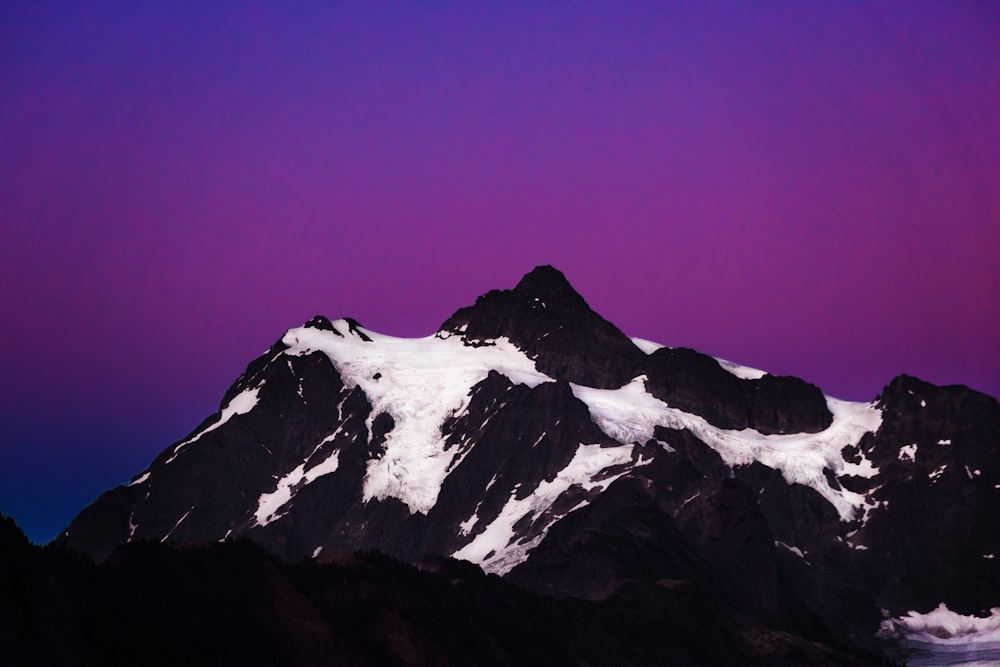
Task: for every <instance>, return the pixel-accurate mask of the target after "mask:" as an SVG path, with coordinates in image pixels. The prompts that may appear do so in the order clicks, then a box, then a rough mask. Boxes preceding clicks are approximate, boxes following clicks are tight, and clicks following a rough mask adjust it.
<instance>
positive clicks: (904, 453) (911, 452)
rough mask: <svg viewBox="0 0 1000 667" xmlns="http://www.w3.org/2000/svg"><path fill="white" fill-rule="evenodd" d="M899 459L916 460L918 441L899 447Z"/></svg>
mask: <svg viewBox="0 0 1000 667" xmlns="http://www.w3.org/2000/svg"><path fill="white" fill-rule="evenodd" d="M899 460H900V461H916V460H917V445H916V443H914V444H912V445H903V446H902V447H900V448H899Z"/></svg>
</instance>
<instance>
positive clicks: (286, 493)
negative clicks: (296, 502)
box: [254, 429, 340, 526]
mask: <svg viewBox="0 0 1000 667" xmlns="http://www.w3.org/2000/svg"><path fill="white" fill-rule="evenodd" d="M339 431H340V429H337V432H335V433H334V434H333V435H330V436H327V437H326V438H324V439H323V440H321V441H320V443H319V444H318V445H316V448H315V449H313V454H315V453H316V452H317V451H318V450H319V448H320V447H322V446H323V445H324V444H326V443H327V442H330V441H331V440H333V439H334V438H335V437H337V434H338V433H339ZM309 457H310V458H311V457H312V454H310V455H309ZM308 462H309V459H308V458H307V459H306V460H305V461H303V462H302V463H300V464H299V465H298V466H297V467H296V468H295V469H294V470H292V471H291V472H289V473H288V474H287V475H285V476H284V477H282V478H281V479H280V480H278V483H277V485H276V486H275V489H274V491H272V492H271V493H264V494H261V496H260V498H259V499H258V500H257V511H256V512H254V520H255V521H256V522H257V525H258V526H266V525H267V524H269V523H271V522H272V521H274V520H275V519H280V518H281V517H282V516H283V515H280V514H278V511H279V510H280V509H281V508H282V507H284V506H285V505H286V504H287V503H288V501H289V500H291V499H292V496H294V495H295V493H296V492H298V490H299V489H300V488H302V487H303V486H305V485H306V484H309V483H310V482H312V481H313V480H316V479H319V478H320V477H322V476H323V475H329V474H330V473H332V472H336V471H337V468H338V467H339V465H340V452H334V453H333V454H331V455H330V456H329V457H327V459H326V460H325V461H323V462H322V463H319V464H318V465H315V466H313V467H312V468H310V469H309V470H308V472H307V471H306V464H307V463H308Z"/></svg>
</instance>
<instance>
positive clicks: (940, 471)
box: [927, 463, 948, 484]
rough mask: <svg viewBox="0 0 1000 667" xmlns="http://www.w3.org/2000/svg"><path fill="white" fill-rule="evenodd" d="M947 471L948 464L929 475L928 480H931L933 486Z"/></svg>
mask: <svg viewBox="0 0 1000 667" xmlns="http://www.w3.org/2000/svg"><path fill="white" fill-rule="evenodd" d="M947 469H948V464H947V463H945V464H943V465H941V466H940V467H939V468H937V469H935V470H934V471H933V472H931V473H930V474H929V475H927V478H928V479H929V480H931V484H933V483H934V482H936V481H937V480H938V477H940V476H941V475H943V474H944V471H945V470H947Z"/></svg>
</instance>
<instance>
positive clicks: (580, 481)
mask: <svg viewBox="0 0 1000 667" xmlns="http://www.w3.org/2000/svg"><path fill="white" fill-rule="evenodd" d="M998 518H1000V407H998V404H997V401H996V400H995V399H993V398H991V397H989V396H985V395H983V394H979V393H977V392H974V391H972V390H969V389H967V388H965V387H957V386H956V387H935V386H933V385H929V384H927V383H924V382H921V381H920V380H917V379H915V378H911V377H907V376H901V377H898V378H896V379H894V380H893V381H892V382H891V383H890V384H889V385H888V386H887V387H886V388H885V389H884V390H883V392H882V393H881V394H880V395H879V396H878V397H876V399H875V400H873V401H872V402H871V403H854V402H848V401H841V400H838V399H835V398H832V397H829V396H825V395H824V394H823V393H822V391H821V390H820V389H819V388H817V387H815V386H813V385H811V384H809V383H807V382H804V381H802V380H800V379H797V378H793V377H776V376H772V375H769V374H767V373H765V372H763V371H759V370H756V369H751V368H747V367H743V366H739V365H737V364H733V363H731V362H728V361H724V360H719V359H714V358H712V357H710V356H708V355H705V354H702V353H700V352H696V351H694V350H690V349H684V348H670V347H665V346H661V345H658V344H654V343H651V342H649V341H644V340H639V339H629V338H628V337H627V336H626V335H625V334H623V333H622V332H621V331H620V330H618V329H617V328H616V327H615V326H614V325H612V324H611V323H609V322H607V321H606V320H604V319H603V318H601V317H600V316H599V315H598V314H596V313H594V312H593V311H592V310H591V309H590V308H589V306H588V305H587V304H586V302H585V301H584V299H583V298H582V297H581V296H580V295H579V294H577V293H576V292H575V291H574V290H573V288H572V287H571V286H570V285H569V283H568V282H567V281H566V279H565V278H564V277H563V275H562V274H561V273H559V272H558V271H557V270H555V269H553V268H551V267H538V268H536V269H535V270H533V271H532V272H530V273H529V274H527V275H526V276H525V277H524V278H523V279H522V280H521V281H520V282H519V283H518V285H517V286H516V287H514V288H513V289H512V290H502V291H500V290H498V291H491V292H489V293H487V294H485V295H483V296H481V297H480V298H479V299H478V300H477V301H476V303H475V304H474V305H472V306H469V307H466V308H462V309H460V310H458V311H457V312H456V313H455V314H454V315H453V316H452V317H451V318H449V319H448V320H447V321H446V322H445V323H444V324H443V325H442V326H441V328H440V329H439V330H438V331H437V332H436V333H435V334H434V335H432V336H429V337H427V338H421V339H402V338H393V337H390V336H385V335H382V334H378V333H375V332H373V331H369V330H367V329H365V328H364V327H362V326H361V325H360V324H358V323H357V322H355V321H354V320H351V319H341V320H334V321H330V320H328V319H326V318H324V317H316V318H313V319H312V320H310V321H309V322H307V323H306V324H305V325H304V326H302V327H298V328H294V329H290V330H289V331H287V332H286V333H285V334H284V335H283V336H282V337H281V338H280V339H279V340H278V341H277V342H276V343H274V345H272V346H271V347H270V348H269V349H268V350H267V351H266V352H265V353H264V354H262V355H261V356H260V357H258V358H257V359H255V360H254V361H253V362H251V364H250V365H249V366H248V368H247V370H246V372H245V373H244V374H243V375H242V376H241V377H240V378H238V379H237V380H236V382H235V383H234V384H233V386H232V387H231V388H230V389H229V390H228V391H227V392H226V394H225V396H224V397H223V399H222V402H221V405H220V409H219V411H218V412H217V413H216V414H214V415H212V416H210V417H209V418H208V419H206V420H205V421H204V422H203V423H202V424H200V425H199V426H198V427H197V428H196V429H195V430H194V431H193V432H192V433H191V434H190V435H189V436H188V437H186V438H185V439H184V440H182V441H180V442H178V443H175V444H173V445H171V446H170V447H168V448H166V449H165V450H164V451H163V452H161V453H160V454H159V455H158V456H157V457H156V458H155V459H154V460H153V462H152V463H151V464H150V465H149V467H148V468H147V469H146V470H144V471H142V472H141V473H139V474H138V475H136V476H135V478H134V479H133V480H132V481H131V482H129V483H128V484H126V485H124V486H121V487H118V488H116V489H112V490H110V491H108V492H106V493H105V494H103V495H102V496H101V497H100V498H98V499H97V500H96V501H95V502H94V503H93V504H92V505H90V506H89V507H87V508H86V509H84V510H83V511H82V512H81V513H80V515H79V516H77V517H76V519H74V520H73V522H72V523H71V524H70V525H69V527H68V528H67V529H66V531H64V532H63V533H62V535H61V536H60V538H59V542H61V543H62V544H66V545H69V546H71V547H73V548H76V549H79V550H81V551H84V552H86V553H89V554H91V555H92V556H94V557H95V558H96V559H98V560H103V559H105V558H106V557H107V556H108V555H109V554H110V553H111V552H112V551H113V550H114V549H115V548H116V547H118V546H119V545H122V544H124V543H128V542H133V541H141V540H155V541H167V542H175V543H183V542H187V541H191V540H197V541H213V542H215V541H223V540H226V539H227V538H236V537H247V538H249V539H251V540H252V541H254V542H257V543H258V544H260V545H262V546H263V547H265V548H266V549H268V550H270V551H272V552H273V553H275V554H277V555H279V556H280V557H281V558H283V559H285V560H287V561H298V560H301V559H307V558H315V559H317V560H319V561H321V562H322V561H323V560H324V559H327V558H333V557H339V556H342V555H343V554H346V553H350V552H353V551H357V550H368V549H378V550H380V551H383V552H386V553H389V554H391V555H394V556H396V557H399V558H402V559H405V560H415V559H418V558H420V557H423V556H426V555H437V556H451V557H454V558H456V559H461V560H466V561H470V562H472V563H475V564H477V565H480V566H481V567H482V568H483V569H484V570H486V571H487V572H491V573H495V574H499V575H504V576H505V577H506V578H507V579H509V580H511V581H513V582H517V583H519V584H522V585H524V586H526V587H528V588H530V589H533V590H535V591H538V592H542V593H546V594H552V595H556V596H575V597H583V598H588V599H592V600H599V599H606V598H607V597H608V596H611V595H614V594H616V593H617V592H618V591H620V590H622V587H623V586H629V585H633V584H635V583H636V582H647V583H649V584H650V585H665V584H663V582H695V583H696V584H697V585H699V586H704V587H705V588H706V590H711V591H713V595H718V596H719V598H720V599H721V600H724V601H725V604H727V605H731V606H732V608H733V609H735V610H736V611H737V612H739V613H741V614H746V615H748V616H750V617H752V618H754V619H756V620H758V621H759V622H762V623H764V624H765V625H768V626H769V627H773V628H777V629H781V630H788V631H790V632H793V633H795V634H798V635H801V636H804V637H808V638H811V639H814V640H817V641H821V642H823V643H830V644H833V645H836V646H852V647H858V646H867V642H868V641H869V640H870V639H871V637H872V636H873V635H874V633H875V630H877V628H878V626H879V623H880V621H881V620H882V612H881V611H880V610H886V611H887V613H889V614H891V615H893V616H900V615H902V614H904V613H906V612H909V611H914V610H916V611H929V610H931V609H933V608H935V607H936V606H937V605H939V604H941V603H946V604H947V605H948V606H949V607H950V608H951V609H952V610H956V611H959V612H962V613H967V614H968V613H977V612H982V611H985V610H988V609H989V608H991V607H995V606H1000V559H998V558H997V556H1000V531H998V530H997V529H996V525H997V520H998ZM657 582H659V583H657Z"/></svg>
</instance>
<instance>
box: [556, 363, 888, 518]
mask: <svg viewBox="0 0 1000 667" xmlns="http://www.w3.org/2000/svg"><path fill="white" fill-rule="evenodd" d="M571 386H572V388H573V393H574V394H575V395H576V397H577V398H579V399H580V400H581V401H583V402H584V403H586V404H587V407H588V408H589V409H590V413H591V417H592V418H593V420H594V422H595V423H596V424H597V425H598V426H599V427H600V428H601V430H603V431H604V432H605V433H607V434H608V435H609V436H610V437H612V438H614V439H615V440H618V441H619V442H623V443H626V442H646V441H648V440H649V439H651V438H652V437H653V429H654V428H655V427H656V426H664V427H667V428H673V429H688V430H689V431H690V432H691V433H692V434H694V435H695V436H696V437H697V438H699V439H700V440H702V441H703V442H704V443H706V444H707V445H708V446H709V447H711V448H712V449H714V450H715V451H717V452H718V453H719V455H720V456H722V459H723V461H725V463H726V464H727V465H729V466H735V465H749V464H751V463H753V462H754V461H760V462H761V463H763V464H764V465H766V466H768V467H770V468H774V469H777V470H780V471H781V473H782V475H783V476H784V478H785V480H786V481H787V482H789V483H790V484H803V485H805V486H809V487H812V488H813V489H816V491H818V492H819V493H820V494H821V495H822V496H823V497H824V498H826V499H827V500H828V501H829V502H830V504H832V505H833V506H834V508H836V510H837V512H838V513H839V514H840V517H841V519H842V520H844V521H850V520H852V519H855V518H858V516H859V515H860V514H863V512H864V511H865V510H866V509H871V508H872V507H873V505H872V504H871V503H870V502H869V501H868V500H867V499H866V498H865V496H863V495H862V494H859V493H854V492H851V491H848V490H846V489H844V488H839V489H834V488H832V487H831V486H830V484H829V483H828V482H827V480H826V475H825V473H824V470H825V469H827V468H829V469H830V470H832V471H833V473H834V474H835V475H837V476H840V475H856V476H860V477H866V478H871V477H873V476H875V475H876V474H877V473H878V469H877V468H876V467H875V466H874V465H873V464H872V462H871V461H870V460H869V459H867V458H865V457H864V456H863V455H862V458H861V462H860V463H850V462H848V461H846V460H845V459H844V457H843V455H842V454H841V450H842V449H843V448H844V447H846V446H847V445H856V444H857V443H858V441H860V439H861V437H862V436H863V435H864V434H865V433H868V432H875V431H877V430H878V428H879V426H880V425H881V423H882V412H881V411H880V410H879V409H878V408H876V407H875V406H874V405H873V404H871V403H854V402H850V401H842V400H839V399H836V398H832V397H829V396H828V397H826V402H827V406H828V407H829V409H830V412H831V413H832V414H833V423H832V424H831V425H830V426H829V427H828V428H827V429H826V430H824V431H821V432H819V433H792V434H787V435H763V434H761V433H759V432H757V431H754V430H752V429H743V430H741V431H733V430H727V429H722V428H719V427H717V426H713V425H712V424H709V423H708V422H707V421H705V420H704V419H703V418H702V417H699V416H698V415H693V414H690V413H688V412H684V411H682V410H678V409H676V408H671V407H669V406H668V405H667V404H666V403H664V402H663V401H661V400H659V399H657V398H655V397H653V396H652V395H650V394H649V393H647V392H646V389H645V376H638V377H636V378H635V379H634V380H632V381H631V382H630V383H628V384H626V385H625V386H623V387H620V388H619V389H594V388H592V387H582V386H578V385H571Z"/></svg>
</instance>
